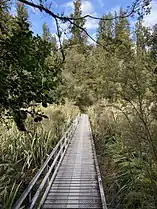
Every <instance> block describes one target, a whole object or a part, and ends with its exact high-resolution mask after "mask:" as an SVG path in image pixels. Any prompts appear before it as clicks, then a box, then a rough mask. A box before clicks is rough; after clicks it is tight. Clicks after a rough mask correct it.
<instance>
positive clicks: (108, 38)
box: [97, 13, 114, 47]
mask: <svg viewBox="0 0 157 209" xmlns="http://www.w3.org/2000/svg"><path fill="white" fill-rule="evenodd" d="M105 19H109V20H108V21H106V20H105ZM113 39H114V22H113V15H112V14H111V13H108V14H107V15H104V16H102V19H101V20H100V21H99V27H98V30H97V40H98V42H99V43H101V44H103V45H106V46H108V47H109V45H111V44H113Z"/></svg>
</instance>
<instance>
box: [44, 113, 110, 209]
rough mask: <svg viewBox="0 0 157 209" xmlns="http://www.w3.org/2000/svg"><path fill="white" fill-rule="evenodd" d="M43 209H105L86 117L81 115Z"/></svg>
mask: <svg viewBox="0 0 157 209" xmlns="http://www.w3.org/2000/svg"><path fill="white" fill-rule="evenodd" d="M43 208H44V209H46V208H56V209H59V208H99V209H107V207H106V201H105V196H104V193H103V188H102V182H101V177H100V171H99V167H98V163H97V159H96V153H95V148H94V143H93V140H92V137H91V128H90V123H89V118H88V116H87V115H81V118H80V123H79V125H78V127H77V130H76V132H75V135H74V136H73V139H72V141H71V144H70V145H69V147H68V149H67V152H66V154H65V156H64V159H63V161H62V163H61V166H60V168H59V170H58V172H57V175H56V178H55V180H54V182H53V184H52V185H51V187H50V189H49V192H48V194H47V197H46V199H45V202H44V203H43Z"/></svg>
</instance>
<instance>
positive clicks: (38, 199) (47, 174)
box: [13, 115, 80, 209]
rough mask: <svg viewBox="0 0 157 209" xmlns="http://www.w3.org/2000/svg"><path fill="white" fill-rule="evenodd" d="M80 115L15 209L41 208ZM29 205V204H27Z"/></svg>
mask: <svg viewBox="0 0 157 209" xmlns="http://www.w3.org/2000/svg"><path fill="white" fill-rule="evenodd" d="M79 118H80V115H78V116H77V117H76V119H75V120H74V121H73V123H72V124H71V126H70V127H69V128H68V130H67V131H66V132H65V133H64V135H63V137H62V138H61V139H60V140H59V142H58V143H57V145H56V146H55V148H54V149H53V150H52V152H51V153H50V155H49V156H48V158H47V159H46V161H45V162H44V164H43V165H42V166H41V168H40V170H39V171H38V172H37V174H36V175H35V176H34V178H33V179H32V181H31V182H30V184H29V185H28V187H27V188H26V190H25V191H24V192H23V193H22V195H21V196H20V198H19V199H18V200H17V202H16V203H15V205H14V206H13V209H23V208H29V209H34V208H38V209H39V208H41V206H42V204H43V202H44V201H45V198H46V196H47V193H48V191H49V188H50V186H51V184H52V183H53V180H54V178H55V176H56V174H57V171H58V169H59V166H60V164H61V162H62V159H63V157H64V155H65V152H66V150H67V148H68V145H69V143H70V141H71V139H72V136H73V134H74V132H75V130H76V127H77V125H78V122H79ZM26 205H27V206H26Z"/></svg>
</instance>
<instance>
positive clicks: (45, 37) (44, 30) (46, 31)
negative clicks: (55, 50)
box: [42, 22, 51, 42]
mask: <svg viewBox="0 0 157 209" xmlns="http://www.w3.org/2000/svg"><path fill="white" fill-rule="evenodd" d="M42 39H43V40H44V41H47V42H51V33H50V30H49V27H48V25H47V24H46V23H45V22H44V23H43V25H42Z"/></svg>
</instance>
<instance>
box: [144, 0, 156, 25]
mask: <svg viewBox="0 0 157 209" xmlns="http://www.w3.org/2000/svg"><path fill="white" fill-rule="evenodd" d="M151 7H152V9H151V13H150V14H149V15H146V16H145V17H144V21H143V24H144V25H145V26H147V27H152V26H153V25H155V24H156V23H157V1H156V0H153V1H152V2H151Z"/></svg>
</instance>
